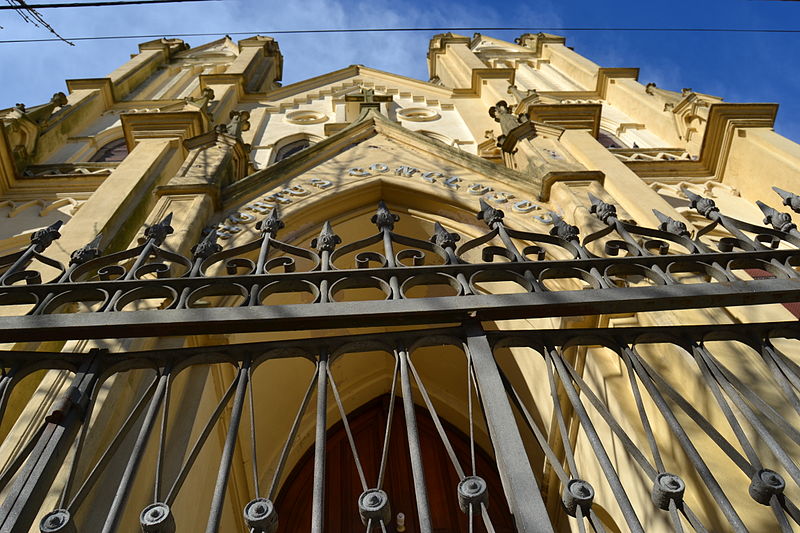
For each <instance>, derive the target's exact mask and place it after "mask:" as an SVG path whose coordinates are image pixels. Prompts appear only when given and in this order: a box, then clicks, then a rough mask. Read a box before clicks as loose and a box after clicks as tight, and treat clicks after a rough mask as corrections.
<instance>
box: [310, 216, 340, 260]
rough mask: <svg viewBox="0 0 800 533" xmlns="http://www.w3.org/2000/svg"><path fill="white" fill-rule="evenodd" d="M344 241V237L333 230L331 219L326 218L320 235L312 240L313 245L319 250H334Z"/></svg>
mask: <svg viewBox="0 0 800 533" xmlns="http://www.w3.org/2000/svg"><path fill="white" fill-rule="evenodd" d="M341 242H342V238H341V237H339V236H338V235H336V234H335V233H334V232H333V228H332V227H331V223H330V221H328V220H326V221H325V223H324V224H323V225H322V229H321V230H320V232H319V236H318V237H315V238H314V240H312V241H311V246H312V247H313V248H316V249H317V251H318V252H320V253H322V252H332V251H333V250H334V248H336V245H337V244H339V243H341Z"/></svg>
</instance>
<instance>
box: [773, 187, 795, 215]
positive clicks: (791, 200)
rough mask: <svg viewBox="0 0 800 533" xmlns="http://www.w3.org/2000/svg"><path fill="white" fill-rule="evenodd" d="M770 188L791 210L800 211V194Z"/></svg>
mask: <svg viewBox="0 0 800 533" xmlns="http://www.w3.org/2000/svg"><path fill="white" fill-rule="evenodd" d="M772 190H773V191H775V192H776V193H778V195H780V197H781V198H783V205H788V206H789V207H790V208H791V210H792V211H794V212H795V213H800V196H798V195H796V194H794V193H791V192H789V191H784V190H783V189H779V188H777V187H773V188H772Z"/></svg>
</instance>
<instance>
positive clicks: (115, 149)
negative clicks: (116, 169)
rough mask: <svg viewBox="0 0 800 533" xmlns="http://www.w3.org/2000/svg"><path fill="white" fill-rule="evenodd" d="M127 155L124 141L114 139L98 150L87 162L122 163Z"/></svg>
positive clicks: (126, 146)
mask: <svg viewBox="0 0 800 533" xmlns="http://www.w3.org/2000/svg"><path fill="white" fill-rule="evenodd" d="M127 155H128V144H127V143H126V142H125V139H116V140H113V141H111V142H110V143H108V144H106V145H105V146H103V147H102V148H100V149H99V150H98V151H97V152H96V153H95V154H94V155H93V156H92V158H91V159H90V160H89V161H92V162H95V163H99V162H103V163H114V162H118V161H122V160H123V159H125V156H127Z"/></svg>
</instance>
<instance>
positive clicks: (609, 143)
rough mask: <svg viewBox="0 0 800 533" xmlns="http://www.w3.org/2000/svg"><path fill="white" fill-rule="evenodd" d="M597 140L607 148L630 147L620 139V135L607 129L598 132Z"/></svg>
mask: <svg viewBox="0 0 800 533" xmlns="http://www.w3.org/2000/svg"><path fill="white" fill-rule="evenodd" d="M597 140H598V141H599V142H600V144H602V145H603V146H605V147H606V148H628V146H627V145H626V144H625V143H624V142H622V141H620V140H619V137H617V136H616V135H614V134H613V133H611V132H608V131H606V130H600V131H599V132H598V134H597Z"/></svg>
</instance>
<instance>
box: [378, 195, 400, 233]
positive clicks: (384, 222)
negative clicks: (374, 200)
mask: <svg viewBox="0 0 800 533" xmlns="http://www.w3.org/2000/svg"><path fill="white" fill-rule="evenodd" d="M398 220H400V217H399V216H398V215H395V214H394V213H392V212H391V211H389V208H388V207H386V203H385V202H384V201H383V200H381V201H380V202H378V210H377V211H376V212H375V214H374V215H372V223H373V224H375V225H376V226H378V229H379V230H381V231H383V230H384V229H388V230H389V231H392V230H393V229H394V223H395V222H397V221H398Z"/></svg>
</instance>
